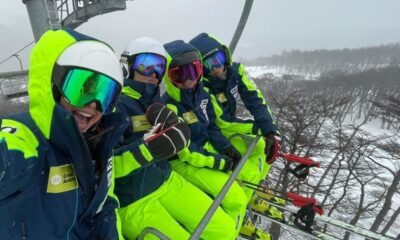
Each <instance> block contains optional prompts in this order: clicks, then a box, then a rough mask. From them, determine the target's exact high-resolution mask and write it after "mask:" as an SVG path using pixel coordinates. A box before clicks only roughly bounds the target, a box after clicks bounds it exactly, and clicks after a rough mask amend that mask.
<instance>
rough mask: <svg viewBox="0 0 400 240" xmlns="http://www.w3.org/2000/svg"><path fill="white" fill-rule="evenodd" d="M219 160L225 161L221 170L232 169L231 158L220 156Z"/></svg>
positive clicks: (227, 170)
mask: <svg viewBox="0 0 400 240" xmlns="http://www.w3.org/2000/svg"><path fill="white" fill-rule="evenodd" d="M221 161H225V165H224V167H223V168H222V169H221V171H223V172H229V171H230V170H232V169H234V165H233V160H232V159H231V158H229V157H226V158H222V159H221Z"/></svg>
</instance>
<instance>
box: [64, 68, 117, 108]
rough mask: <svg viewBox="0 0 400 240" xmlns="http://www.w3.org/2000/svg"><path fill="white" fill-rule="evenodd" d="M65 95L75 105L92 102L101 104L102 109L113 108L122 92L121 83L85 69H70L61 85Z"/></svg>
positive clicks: (80, 105) (79, 105)
mask: <svg viewBox="0 0 400 240" xmlns="http://www.w3.org/2000/svg"><path fill="white" fill-rule="evenodd" d="M61 90H62V93H63V95H64V97H65V98H66V99H67V100H68V102H69V103H70V104H71V105H73V106H75V107H84V106H86V105H87V104H89V103H91V102H97V104H100V107H101V111H102V112H103V113H108V112H110V111H111V110H112V108H113V106H114V103H115V102H116V101H117V99H118V96H119V94H120V92H121V85H120V84H119V83H118V82H117V81H115V80H114V79H112V78H110V77H108V76H106V75H103V74H100V73H96V72H93V71H90V70H85V69H71V70H69V71H68V72H67V73H66V75H65V77H64V81H63V83H62V87H61Z"/></svg>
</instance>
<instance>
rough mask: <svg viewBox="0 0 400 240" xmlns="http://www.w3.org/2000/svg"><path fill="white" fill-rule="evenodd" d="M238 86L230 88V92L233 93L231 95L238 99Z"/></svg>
mask: <svg viewBox="0 0 400 240" xmlns="http://www.w3.org/2000/svg"><path fill="white" fill-rule="evenodd" d="M238 90H239V86H238V85H235V86H234V87H233V88H232V89H231V94H232V95H233V97H234V98H235V99H236V100H238V97H239V91H238Z"/></svg>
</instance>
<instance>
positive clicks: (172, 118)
mask: <svg viewBox="0 0 400 240" xmlns="http://www.w3.org/2000/svg"><path fill="white" fill-rule="evenodd" d="M146 117H147V120H148V121H149V123H150V124H151V125H153V126H155V125H157V124H159V123H160V124H161V125H160V126H161V130H163V129H165V128H168V127H169V126H171V125H174V124H177V123H178V122H179V118H178V116H177V115H176V113H174V112H173V111H172V110H171V109H169V108H168V107H167V106H165V105H163V104H161V103H154V104H152V105H150V106H149V107H148V108H147V110H146Z"/></svg>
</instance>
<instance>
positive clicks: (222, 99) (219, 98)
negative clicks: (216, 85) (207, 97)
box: [216, 93, 228, 103]
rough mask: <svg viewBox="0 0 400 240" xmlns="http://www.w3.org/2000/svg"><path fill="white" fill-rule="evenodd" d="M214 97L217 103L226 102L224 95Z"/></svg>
mask: <svg viewBox="0 0 400 240" xmlns="http://www.w3.org/2000/svg"><path fill="white" fill-rule="evenodd" d="M216 96H217V100H218V102H220V103H224V102H226V101H228V99H227V98H226V96H225V93H218V94H217V95H216Z"/></svg>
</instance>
